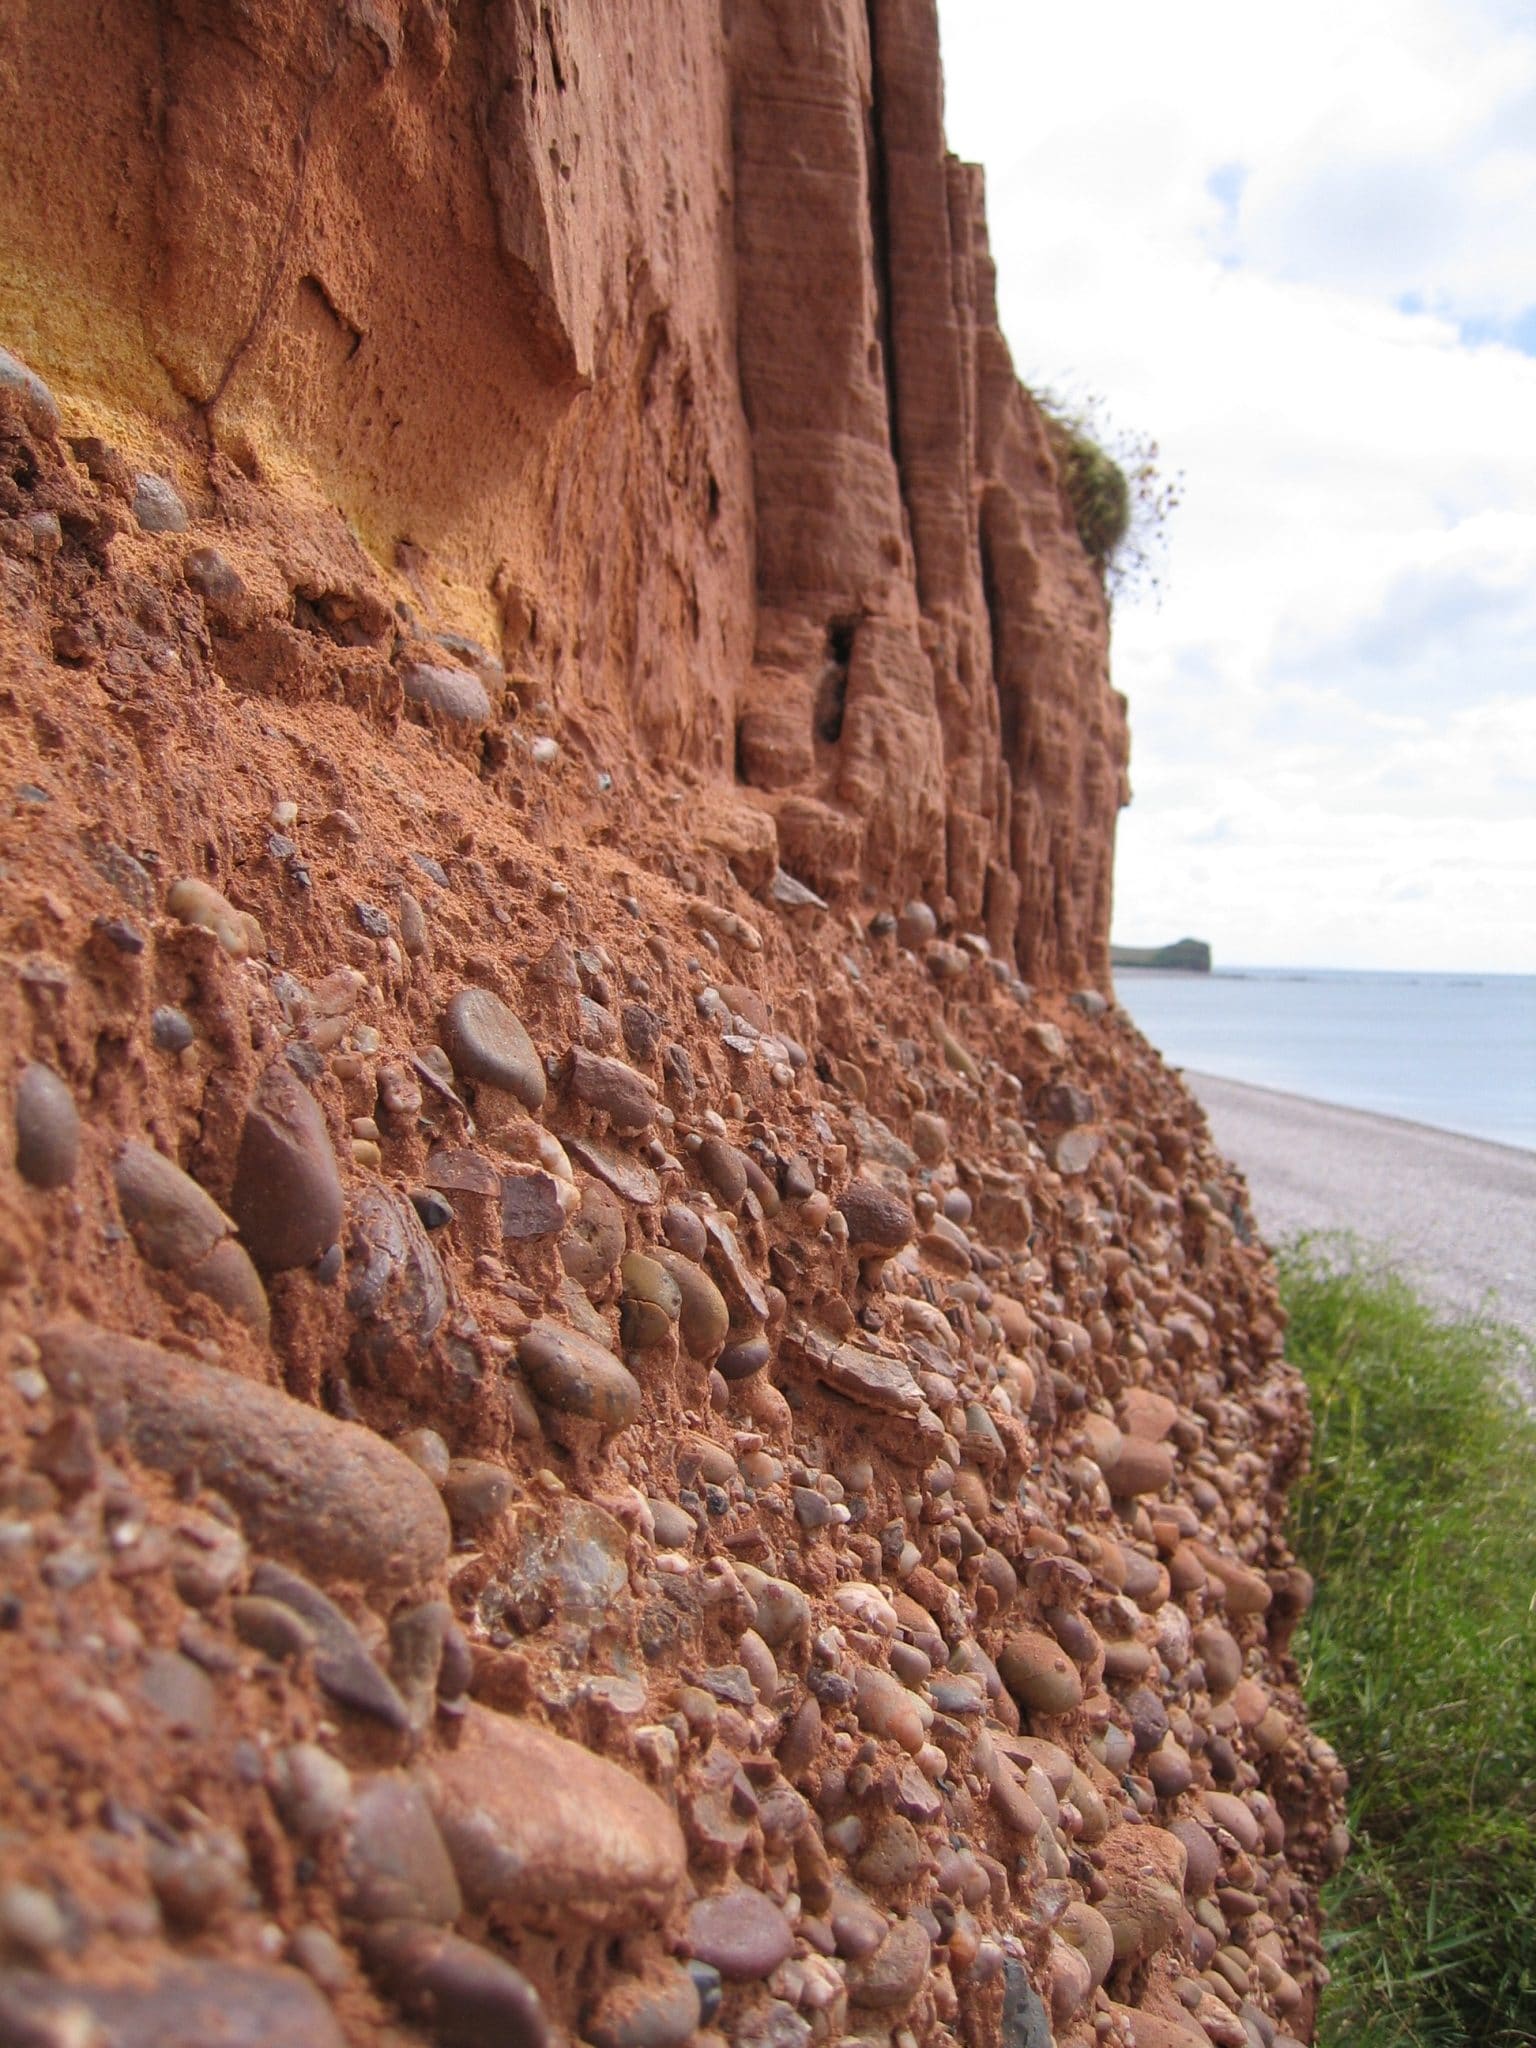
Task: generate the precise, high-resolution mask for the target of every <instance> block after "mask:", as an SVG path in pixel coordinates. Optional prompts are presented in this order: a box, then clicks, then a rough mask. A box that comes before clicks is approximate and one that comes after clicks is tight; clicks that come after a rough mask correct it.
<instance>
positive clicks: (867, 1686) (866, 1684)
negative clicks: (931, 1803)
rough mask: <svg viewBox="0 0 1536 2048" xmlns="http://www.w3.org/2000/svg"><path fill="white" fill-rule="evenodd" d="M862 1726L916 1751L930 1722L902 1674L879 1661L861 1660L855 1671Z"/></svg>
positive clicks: (856, 1695)
mask: <svg viewBox="0 0 1536 2048" xmlns="http://www.w3.org/2000/svg"><path fill="white" fill-rule="evenodd" d="M854 1684H855V1687H856V1691H855V1699H856V1701H857V1708H858V1716H859V1726H860V1727H861V1728H867V1729H868V1730H869V1732H870V1733H871V1734H872V1735H883V1736H887V1737H889V1739H890V1740H891V1741H893V1742H899V1743H900V1744H901V1746H902V1748H903V1749H905V1750H907V1751H909V1752H910V1753H911V1754H912V1755H914V1756H915V1755H916V1754H917V1752H918V1750H920V1749H921V1748H922V1746H923V1744H924V1742H925V1741H926V1740H927V1736H928V1730H927V1725H926V1723H925V1722H924V1720H923V1715H922V1709H921V1708H920V1706H919V1705H918V1701H917V1698H916V1696H915V1694H913V1693H910V1692H908V1690H907V1688H906V1687H905V1686H904V1685H903V1684H902V1683H901V1680H900V1679H899V1678H894V1677H893V1676H892V1675H891V1673H890V1672H888V1671H882V1670H881V1669H880V1668H879V1666H878V1665H875V1664H861V1665H860V1666H859V1669H858V1671H857V1673H856V1674H855V1679H854Z"/></svg>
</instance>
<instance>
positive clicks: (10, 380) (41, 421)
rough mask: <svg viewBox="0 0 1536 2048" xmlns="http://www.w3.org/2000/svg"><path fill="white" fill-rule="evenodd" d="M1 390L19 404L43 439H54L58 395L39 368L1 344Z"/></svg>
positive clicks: (22, 415) (23, 415)
mask: <svg viewBox="0 0 1536 2048" xmlns="http://www.w3.org/2000/svg"><path fill="white" fill-rule="evenodd" d="M0 394H4V396H6V397H8V398H10V399H11V400H12V401H13V402H14V403H15V404H16V405H17V407H18V408H19V410H20V412H21V417H22V419H23V421H24V422H25V423H26V425H27V427H28V428H29V430H30V431H31V432H32V433H34V434H36V435H37V436H38V438H39V440H51V439H52V437H53V436H54V435H55V434H57V432H58V431H59V406H58V401H57V399H55V397H54V395H53V393H52V392H51V391H50V390H49V389H48V386H47V385H46V384H45V383H44V382H43V380H42V378H41V377H39V376H38V374H37V372H36V371H35V370H29V369H28V368H27V366H26V364H25V363H24V362H22V360H21V359H20V357H19V356H13V355H12V354H11V352H10V350H9V349H8V348H0Z"/></svg>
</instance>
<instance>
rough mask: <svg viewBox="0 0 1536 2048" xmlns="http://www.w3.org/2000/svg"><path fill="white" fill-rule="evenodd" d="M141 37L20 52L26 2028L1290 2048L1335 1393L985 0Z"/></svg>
mask: <svg viewBox="0 0 1536 2048" xmlns="http://www.w3.org/2000/svg"><path fill="white" fill-rule="evenodd" d="M97 29H98V33H97V40H96V42H95V43H94V44H93V45H91V46H90V47H86V46H84V45H83V44H80V43H79V39H78V38H72V37H71V35H70V34H69V33H68V32H67V24H65V23H63V21H62V19H58V20H56V19H55V17H54V16H52V15H44V14H38V15H35V16H30V17H28V19H27V21H26V22H25V24H24V25H23V26H21V27H17V26H15V25H13V26H11V27H10V28H9V29H7V30H6V31H5V34H6V36H7V41H6V42H5V44H4V64H3V66H0V77H3V79H4V90H5V91H6V92H7V93H10V94H15V95H19V96H21V97H22V98H24V99H26V101H27V103H29V104H32V105H34V106H35V105H43V104H46V105H48V106H49V107H50V108H52V109H55V110H56V112H57V117H58V118H57V122H56V124H55V126H54V127H53V129H52V130H51V131H50V140H49V141H48V143H47V144H46V146H45V143H44V140H43V138H42V136H41V134H40V132H39V126H38V124H37V123H35V122H34V123H30V124H27V123H23V124H20V125H17V124H16V123H14V122H13V123H12V124H11V128H10V134H9V139H8V143H7V149H8V153H9V156H10V160H11V168H12V171H13V176H12V179H11V181H10V182H9V183H8V184H7V186H6V188H5V199H4V202H3V204H4V216H3V218H4V232H5V236H6V241H7V247H8V250H9V251H10V253H11V254H12V256H13V258H14V260H13V261H12V262H11V263H10V264H9V265H8V266H7V269H6V273H5V277H6V282H5V284H4V287H3V291H4V297H3V299H0V311H3V318H4V322H5V329H4V332H3V333H0V340H4V341H7V342H9V343H10V344H12V349H11V351H10V352H7V353H5V354H4V355H0V734H3V748H0V753H3V758H4V761H5V776H4V781H3V786H0V797H3V800H4V801H3V804H0V879H3V884H4V886H3V889H0V962H3V974H0V1045H3V1047H4V1048H5V1062H6V1063H5V1066H4V1069H3V1072H0V1762H3V1766H4V1768H3V1770H0V2038H4V2039H5V2040H7V2041H12V2040H14V2041H17V2042H20V2043H26V2044H29V2048H30V2044H34V2043H35V2044H39V2048H59V2044H62V2043H65V2042H71V2043H72V2042H78V2041H89V2042H92V2043H94V2044H100V2048H140V2044H147V2043H150V2042H153V2043H157V2044H164V2043H178V2044H186V2048H190V2044H193V2043H197V2044H227V2048H235V2044H246V2043H249V2044H252V2048H254V2044H256V2043H258V2042H263V2043H264V2042H267V2041H272V2040H278V2039H281V2040H284V2041H288V2042H293V2043H296V2044H300V2048H336V2044H338V2043H349V2044H354V2048H362V2044H382V2043H396V2044H403V2043H407V2042H417V2041H419V2042H435V2043H440V2044H445V2048H482V2044H487V2048H488V2044H490V2043H493V2042H494V2043H497V2044H506V2043H512V2044H514V2048H545V2044H546V2043H556V2042H562V2041H567V2040H571V2041H576V2040H579V2041H584V2042H587V2043H590V2044H591V2048H682V2044H683V2043H685V2042H698V2043H701V2044H703V2048H711V2044H713V2048H723V2044H724V2043H725V2042H727V2041H729V2042H732V2043H742V2044H747V2048H810V2044H812V2043H815V2044H822V2043H840V2042H852V2041H864V2042H869V2043H880V2042H890V2043H892V2044H894V2048H915V2044H923V2048H927V2044H929V2043H936V2042H938V2041H941V2040H945V2039H950V2038H959V2039H961V2040H964V2041H967V2042H973V2043H976V2044H978V2048H980V2044H986V2048H992V2044H998V2043H1004V2042H1006V2043H1008V2044H1009V2048H1022V2044H1025V2043H1045V2042H1047V2041H1052V2040H1054V2041H1055V2042H1057V2043H1060V2044H1061V2048H1086V2044H1088V2043H1090V2042H1093V2043H1099V2042H1117V2043H1120V2044H1121V2048H1136V2044H1140V2048H1163V2044H1170V2048H1173V2044H1180V2043H1183V2044H1185V2048H1189V2044H1195V2048H1198V2044H1201V2043H1205V2042H1216V2043H1218V2044H1223V2048H1228V2044H1230V2048H1244V2044H1248V2043H1253V2042H1259V2043H1261V2044H1262V2048H1286V2044H1287V2043H1289V2042H1291V2041H1293V2040H1305V2039H1306V2038H1308V2035H1309V2030H1310V2022H1311V2014H1312V2007H1313V2002H1314V1997H1315V1991H1316V1986H1317V1983H1318V1981H1319V1977H1320V1969H1321V1966H1320V1951H1319V1947H1318V1940H1317V1923H1316V1895H1317V1886H1318V1884H1319V1883H1320V1881H1321V1879H1322V1877H1323V1876H1324V1875H1325V1874H1326V1872H1327V1871H1328V1870H1329V1869H1330V1868H1332V1867H1333V1864H1334V1863H1335V1861H1336V1860H1337V1857H1338V1855H1339V1854H1340V1852H1341V1849H1342V1846H1343V1838H1342V1835H1341V1831H1340V1829H1339V1827H1338V1809H1339V1795H1340V1792H1341V1789H1342V1781H1341V1779H1340V1776H1339V1773H1338V1769H1337V1765H1336V1763H1335V1760H1334V1759H1333V1758H1332V1756H1331V1754H1330V1753H1329V1751H1328V1749H1327V1747H1326V1745H1325V1744H1323V1743H1321V1742H1320V1741H1319V1740H1318V1739H1317V1738H1316V1737H1315V1736H1313V1735H1312V1734H1311V1733H1310V1732H1309V1730H1308V1729H1307V1727H1306V1723H1305V1719H1304V1716H1303V1714H1302V1710H1301V1706H1300V1702H1299V1699H1298V1696H1297V1692H1296V1688H1295V1677H1296V1673H1295V1667H1294V1664H1293V1662H1292V1659H1291V1656H1290V1651H1289V1642H1290V1637H1291V1632H1292V1630H1293V1629H1294V1627H1295V1626H1296V1624H1297V1622H1298V1620H1299V1618H1300V1617H1301V1615H1302V1614H1303V1612H1304V1610H1305V1607H1306V1603H1307V1599H1308V1596H1309V1591H1310V1589H1309V1586H1308V1584H1307V1581H1306V1577H1305V1574H1304V1573H1303V1572H1301V1571H1300V1570H1299V1568H1298V1567H1297V1566H1296V1564H1295V1562H1294V1560H1293V1559H1292V1557H1291V1555H1290V1553H1289V1551H1288V1550H1287V1549H1286V1546H1285V1542H1284V1535H1283V1522H1284V1506H1285V1491H1286V1487H1287V1484H1288V1483H1289V1481H1290V1479H1291V1477H1292V1476H1293V1475H1294V1473H1295V1472H1296V1470H1297V1469H1298V1467H1299V1465H1300V1463H1301V1462H1302V1460H1303V1459H1304V1458H1305V1455H1306V1448H1307V1441H1308V1426H1307V1418H1306V1411H1305V1402H1304V1398H1303V1395H1302V1392H1301V1389H1300V1385H1299V1382H1298V1380H1297V1378H1296V1375H1295V1374H1294V1373H1293V1372H1292V1371H1291V1369H1290V1368H1289V1367H1288V1366H1287V1364H1286V1363H1285V1360H1284V1356H1283V1317H1282V1315H1281V1313H1280V1311H1279V1308H1278V1306H1277V1303H1276V1298H1275V1290H1274V1283H1273V1274H1272V1271H1271V1268H1270V1266H1269V1264H1268V1261H1267V1259H1266V1257H1265V1255H1264V1253H1263V1251H1262V1248H1261V1247H1260V1246H1258V1245H1257V1244H1256V1243H1255V1242H1254V1240H1253V1233H1252V1228H1251V1224H1250V1221H1249V1217H1248V1213H1247V1210H1246V1207H1245V1203H1244V1197H1243V1191H1242V1188H1241V1186H1240V1184H1239V1183H1238V1182H1237V1181H1236V1180H1235V1179H1234V1177H1233V1176H1232V1174H1231V1173H1230V1171H1229V1169H1228V1168H1227V1167H1226V1166H1225V1165H1224V1163H1223V1162H1222V1161H1221V1160H1220V1159H1219V1158H1218V1157H1217V1156H1216V1154H1215V1153H1214V1152H1213V1150H1212V1149H1211V1146H1210V1144H1209V1141H1208V1137H1207V1134H1206V1132H1205V1130H1204V1127H1203V1124H1202V1123H1201V1121H1200V1118H1199V1116H1198V1113H1197V1111H1196V1110H1195V1109H1194V1107H1193V1105H1192V1104H1191V1103H1190V1101H1189V1099H1188V1097H1187V1096H1186V1095H1185V1094H1184V1092H1183V1090H1182V1089H1181V1087H1180V1086H1179V1085H1178V1083H1177V1081H1176V1080H1175V1079H1174V1078H1173V1077H1171V1076H1170V1075H1168V1074H1167V1073H1166V1071H1165V1070H1164V1069H1163V1068H1162V1066H1161V1063H1160V1062H1159V1061H1158V1060H1157V1058H1156V1056H1155V1055H1154V1054H1152V1053H1151V1052H1150V1051H1149V1049H1148V1048H1147V1047H1146V1046H1145V1045H1144V1044H1143V1043H1142V1041H1140V1040H1139V1039H1138V1038H1137V1037H1136V1035H1135V1033H1134V1031H1133V1030H1132V1029H1131V1027H1130V1026H1129V1024H1128V1023H1127V1022H1126V1020H1125V1019H1124V1018H1123V1017H1122V1016H1121V1015H1120V1013H1118V1012H1117V1011H1116V1010H1115V1009H1114V1008H1113V1007H1112V1006H1110V1005H1109V1004H1108V1003H1107V1002H1106V999H1105V996H1104V994H1102V993H1100V992H1099V991H1098V990H1097V989H1095V988H1094V987H1093V986H1091V983H1092V982H1093V981H1094V980H1095V979H1102V977H1103V967H1104V953H1103V945H1104V933H1105V929H1106V925H1107V887H1108V875H1109V867H1110V857H1111V839H1112V826H1113V817H1114V811H1115V808H1116V805H1117V803H1118V801H1119V799H1120V795H1121V793H1122V777H1123V768H1124V731H1123V721H1122V718H1121V713H1120V707H1119V704H1118V700H1116V699H1115V698H1114V696H1113V694H1112V693H1111V692H1110V690H1109V688H1108V683H1107V677H1106V669H1105V652H1104V624H1105V617H1104V608H1103V599H1102V593H1101V591H1100V590H1099V587H1098V584H1097V581H1096V579H1095V577H1094V574H1093V572H1092V570H1091V568H1090V566H1089V565H1088V564H1087V562H1086V561H1085V560H1084V558H1083V556H1082V554H1081V551H1080V549H1078V547H1077V545H1076V542H1075V539H1074V537H1073V533H1072V528H1071V523H1070V518H1069V516H1068V513H1067V510H1066V508H1065V507H1064V505H1063V503H1062V500H1061V496H1060V492H1059V489H1058V486H1057V483H1056V479H1055V473H1054V470H1053V468H1052V464H1051V458H1050V455H1049V451H1048V449H1047V447H1046V444H1045V442H1044V439H1043V436H1042V435H1041V433H1040V430H1039V422H1038V419H1037V417H1036V416H1035V414H1034V412H1033V410H1032V408H1031V406H1030V404H1029V402H1028V400H1027V398H1026V397H1025V396H1024V395H1023V394H1022V393H1021V392H1020V391H1019V389H1018V387H1017V385H1016V384H1015V383H1014V381H1013V378H1012V373H1011V370H1010V369H1009V367H1008V363H1007V357H1006V351H1005V350H1004V348H1003V346H1002V343H1001V339H1000V337H999V336H998V333H997V329H996V324H995V314H994V311H993V308H992V301H991V286H990V272H989V266H988V262H987V258H986V251H985V238H984V231H983V228H982V224H981V208H980V190H979V182H978V180H977V178H976V176H975V174H974V173H971V172H969V171H967V170H966V169H965V168H964V167H962V166H959V165H956V164H954V163H953V162H952V161H951V160H948V159H947V158H946V157H945V155H944V152H943V142H942V132H941V125H940V103H939V84H938V70H937V53H936V39H935V34H934V24H933V17H932V11H931V9H929V8H927V7H925V6H921V5H916V6H897V5H894V4H883V0H876V4H875V5H873V6H872V7H871V8H870V9H869V10H868V12H867V13H866V12H865V11H864V10H863V9H859V8H854V7H852V6H851V5H848V6H833V5H830V4H825V5H823V4H818V5H816V6H812V7H804V8H802V7H795V8H790V7H787V6H785V7H774V6H770V5H769V4H767V0H743V4H741V5H739V6H737V7H736V8H735V9H734V10H733V11H732V14H731V18H730V23H729V27H728V28H727V27H726V25H725V24H724V23H723V21H722V19H721V17H720V16H719V15H718V14H716V13H714V12H712V11H711V10H709V9H707V8H705V7H702V6H700V5H698V4H697V0H647V4H646V5H645V6H643V7H641V8H638V9H635V10H631V15H630V21H629V29H628V33H627V35H626V36H625V37H624V38H623V39H622V40H620V39H618V38H617V37H616V36H615V34H614V31H613V28H612V25H611V22H609V21H608V20H607V18H606V17H605V16H604V15H603V14H602V13H601V12H600V11H598V10H587V9H580V8H559V7H557V8H548V9H538V10H535V9H533V8H531V7H523V6H520V5H518V6H513V5H491V6H488V7H486V8H484V9H480V10H472V11H471V10H459V11H457V12H455V11H454V10H452V9H449V8H441V7H437V6H435V5H431V4H428V0H413V4H411V5H408V6H404V7H401V6H395V5H392V4H390V0H369V4H367V5H348V6H346V7H338V8H335V9H322V8H320V7H318V6H313V7H311V6H308V5H301V4H297V0H295V4H293V5H291V6H287V7H272V8H263V9H259V10H255V11H254V12H253V11H250V10H246V11H244V12H225V11H221V10H216V9H209V8H203V7H201V6H197V5H177V6H174V7H167V8H164V9H149V8H137V7H131V6H128V5H126V4H125V5H122V6H112V7H108V8H107V9H105V10H103V11H102V13H101V15H100V17H99V20H98V24H97ZM61 151H62V152H64V153H65V154H66V155H67V156H70V160H72V161H73V162H74V163H75V164H76V165H77V166H78V176H76V177H74V178H72V179H71V180H69V181H64V180H62V179H60V178H59V176H58V175H57V166H58V162H59V161H60V152H61ZM70 153H72V155H71V154H70ZM215 285H217V287H218V289H217V290H215V289H214V286H215ZM811 366H814V367H815V369H816V371H817V374H816V375H811V374H810V368H811ZM1021 968H1022V969H1023V970H1024V971H1025V972H1027V973H1029V974H1030V975H1031V976H1033V977H1034V978H1035V981H1036V983H1037V984H1038V992H1036V990H1035V989H1032V988H1031V986H1030V985H1029V984H1028V983H1026V982H1025V981H1024V980H1023V979H1022V978H1021V973H1020V970H1021ZM1080 984H1081V985H1080Z"/></svg>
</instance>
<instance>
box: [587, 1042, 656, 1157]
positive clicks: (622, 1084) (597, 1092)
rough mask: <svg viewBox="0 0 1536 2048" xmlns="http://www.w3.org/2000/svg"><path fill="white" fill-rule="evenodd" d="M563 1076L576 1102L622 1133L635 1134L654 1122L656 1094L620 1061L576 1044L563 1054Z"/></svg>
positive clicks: (631, 1068) (632, 1069) (631, 1069)
mask: <svg viewBox="0 0 1536 2048" xmlns="http://www.w3.org/2000/svg"><path fill="white" fill-rule="evenodd" d="M565 1077H566V1085H567V1087H568V1088H569V1089H570V1091H571V1093H572V1094H573V1095H574V1096H575V1097H576V1099H577V1101H578V1102H584V1103H585V1104H586V1105H587V1107H588V1108H589V1109H595V1110H598V1111H600V1112H601V1113H602V1114H603V1115H604V1116H606V1117H607V1119H608V1121H609V1122H610V1124H612V1126H613V1128H614V1130H616V1131H618V1132H620V1133H621V1134H623V1135H625V1136H634V1135H635V1134H637V1133H638V1132H640V1131H645V1130H649V1128H650V1126H651V1125H652V1124H653V1123H654V1122H655V1119H656V1098H655V1096H654V1095H652V1093H651V1091H650V1089H649V1088H648V1087H647V1086H646V1084H645V1081H644V1079H643V1078H642V1077H641V1076H640V1075H639V1074H637V1073H636V1072H635V1070H634V1068H633V1067H626V1066H625V1065H624V1063H623V1061H622V1060H610V1059H604V1058H602V1057H601V1055H599V1054H597V1053H591V1052H587V1051H586V1050H585V1049H584V1048H583V1047H581V1046H579V1045H575V1046H572V1047H571V1050H570V1052H569V1053H568V1054H567V1055H566V1064H565Z"/></svg>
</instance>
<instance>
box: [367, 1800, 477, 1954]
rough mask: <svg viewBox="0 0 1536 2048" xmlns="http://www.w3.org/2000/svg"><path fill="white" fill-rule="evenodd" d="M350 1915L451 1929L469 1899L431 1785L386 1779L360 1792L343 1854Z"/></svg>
mask: <svg viewBox="0 0 1536 2048" xmlns="http://www.w3.org/2000/svg"><path fill="white" fill-rule="evenodd" d="M342 1853H343V1860H344V1863H345V1867H346V1873H347V1878H348V1881H349V1883H348V1892H347V1896H346V1909H347V1911H348V1913H350V1914H351V1915H352V1916H353V1917H354V1918H355V1919H358V1920H373V1921H377V1920H422V1921H426V1922H428V1923H429V1924H434V1925H439V1926H447V1925H448V1924H449V1923H450V1922H451V1921H454V1920H457V1919H458V1917H459V1914H460V1913H461V1912H462V1910H463V1905H464V1901H463V1898H462V1896H461V1894H460V1891H459V1881H458V1879H457V1878H456V1877H455V1876H454V1874H453V1865H452V1863H451V1862H450V1861H449V1858H448V1851H447V1850H446V1849H445V1848H444V1846H443V1838H442V1836H441V1835H440V1834H439V1833H438V1830H437V1822H436V1821H435V1820H434V1819H433V1817H432V1808H431V1805H430V1803H429V1801H428V1799H427V1795H426V1792H425V1790H424V1789H423V1787H422V1786H421V1785H420V1784H419V1783H417V1781H416V1780H415V1779H413V1778H408V1777H405V1776H403V1775H401V1774H399V1773H385V1774H382V1775H380V1776H379V1777H376V1778H372V1779H370V1780H369V1782H368V1783H367V1784H366V1785H365V1786H364V1787H363V1788H362V1790H361V1792H360V1793H359V1794H358V1796H357V1799H356V1802H355V1804H354V1806H353V1809H352V1816H351V1824H350V1826H349V1828H348V1830H347V1837H346V1842H345V1845H344V1848H343V1852H342Z"/></svg>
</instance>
